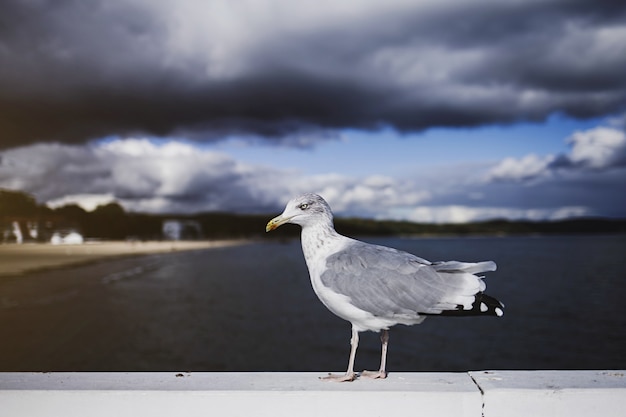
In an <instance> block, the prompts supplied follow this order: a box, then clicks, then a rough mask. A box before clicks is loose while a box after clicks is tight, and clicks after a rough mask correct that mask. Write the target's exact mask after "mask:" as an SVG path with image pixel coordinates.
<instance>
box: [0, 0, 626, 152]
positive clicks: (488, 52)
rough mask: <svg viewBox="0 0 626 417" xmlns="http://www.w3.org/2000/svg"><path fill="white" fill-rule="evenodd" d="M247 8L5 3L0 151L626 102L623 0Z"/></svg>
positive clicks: (298, 138) (0, 34)
mask: <svg viewBox="0 0 626 417" xmlns="http://www.w3.org/2000/svg"><path fill="white" fill-rule="evenodd" d="M241 4H242V3H237V2H229V1H212V2H209V3H207V2H200V1H194V0H181V1H178V2H166V1H139V2H130V1H121V0H120V1H115V2H111V1H106V2H105V1H93V2H80V1H72V0H66V1H60V2H59V1H56V2H50V1H45V0H40V1H35V2H23V1H18V0H8V1H5V2H4V3H3V7H2V8H3V10H2V14H1V15H0V61H2V63H3V65H2V66H0V148H11V147H17V146H22V145H27V144H31V143H36V142H50V141H58V142H64V143H84V142H86V141H88V140H89V139H93V138H97V137H102V136H108V135H132V134H149V135H156V136H167V135H172V134H176V135H185V136H187V137H190V138H193V139H194V140H217V139H219V138H221V137H223V136H225V135H227V134H239V135H243V136H246V137H249V138H252V139H254V138H257V139H254V140H258V138H265V139H268V140H274V141H276V142H277V143H280V144H291V145H295V146H303V145H305V146H308V145H311V142H314V141H316V140H325V139H328V138H332V137H333V133H332V132H333V131H334V130H336V129H341V128H346V127H350V128H360V129H376V128H378V127H380V126H383V125H385V126H392V127H394V128H396V129H398V130H401V131H418V130H421V129H426V128H429V127H432V126H476V125H481V124H486V123H508V122H513V121H516V120H522V119H523V120H541V119H543V118H545V117H546V116H547V115H549V114H551V113H554V112H564V113H568V114H570V115H573V116H576V117H590V116H598V115H605V114H610V113H614V112H617V111H619V110H620V109H623V106H624V103H625V97H626V94H625V92H626V79H625V78H624V77H623V68H625V67H626V41H625V40H624V39H626V6H624V5H623V2H617V1H616V2H612V1H600V2H588V1H557V0H554V1H544V2H501V1H490V0H484V1H478V2H476V1H472V2H465V3H463V2H462V3H459V2H446V1H441V2H433V3H430V2H420V3H416V2H413V1H391V2H384V3H378V5H372V4H371V3H368V5H367V6H366V5H365V4H364V3H363V2H360V1H350V2H322V3H319V2H316V3H315V4H312V3H301V2H298V3H297V4H296V3H294V2H286V1H280V0H274V1H270V2H264V3H263V6H261V5H260V4H261V3H247V4H246V5H245V6H241ZM243 7H245V8H243ZM303 138H308V139H303ZM311 138H313V139H311Z"/></svg>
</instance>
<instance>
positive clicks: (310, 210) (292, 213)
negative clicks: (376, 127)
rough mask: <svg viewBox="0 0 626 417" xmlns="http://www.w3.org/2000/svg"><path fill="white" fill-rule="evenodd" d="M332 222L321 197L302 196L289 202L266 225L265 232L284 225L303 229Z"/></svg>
mask: <svg viewBox="0 0 626 417" xmlns="http://www.w3.org/2000/svg"><path fill="white" fill-rule="evenodd" d="M332 222H333V213H332V211H331V210H330V206H329V205H328V203H327V202H326V201H325V200H324V199H323V198H322V197H320V196H319V195H317V194H303V195H300V196H298V197H296V198H293V199H291V200H289V202H288V203H287V206H286V207H285V210H284V211H283V212H282V214H281V215H279V216H276V217H274V218H273V219H272V220H270V221H269V222H268V223H267V226H265V231H266V232H271V231H272V230H274V229H276V228H278V227H279V226H281V225H283V224H285V223H294V224H298V225H300V226H302V227H305V226H308V225H313V224H319V223H322V224H330V225H332Z"/></svg>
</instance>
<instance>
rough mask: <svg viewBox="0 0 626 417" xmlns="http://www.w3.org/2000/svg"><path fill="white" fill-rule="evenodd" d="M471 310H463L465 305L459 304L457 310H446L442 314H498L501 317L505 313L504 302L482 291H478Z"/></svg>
mask: <svg viewBox="0 0 626 417" xmlns="http://www.w3.org/2000/svg"><path fill="white" fill-rule="evenodd" d="M474 297H475V299H474V303H473V304H472V308H471V309H470V310H463V306H461V305H459V306H457V308H456V309H455V310H444V311H442V312H441V313H440V314H438V315H440V316H453V317H464V316H496V317H500V316H502V315H503V314H504V304H502V303H501V302H500V301H498V300H496V299H495V298H493V297H492V296H490V295H487V294H484V293H482V292H479V293H477V294H476V295H475V296H474Z"/></svg>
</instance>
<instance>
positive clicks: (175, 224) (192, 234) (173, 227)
mask: <svg viewBox="0 0 626 417" xmlns="http://www.w3.org/2000/svg"><path fill="white" fill-rule="evenodd" d="M162 231H163V237H165V239H168V240H194V239H201V238H202V227H201V226H200V223H199V222H197V221H195V220H176V219H172V220H165V221H163V229H162Z"/></svg>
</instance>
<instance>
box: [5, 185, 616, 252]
mask: <svg viewBox="0 0 626 417" xmlns="http://www.w3.org/2000/svg"><path fill="white" fill-rule="evenodd" d="M276 214H277V213H268V214H254V215H251V214H249V215H244V214H232V213H219V212H210V213H197V214H193V215H180V214H147V213H134V212H127V211H126V210H124V208H123V207H122V206H121V205H120V204H118V203H115V202H112V203H109V204H103V205H100V206H98V207H96V208H95V209H94V210H93V211H86V210H84V209H83V208H82V207H80V206H78V205H76V204H68V205H65V206H62V207H58V208H55V209H52V208H50V207H48V206H46V205H43V204H38V203H37V201H36V199H35V198H34V197H33V196H32V195H30V194H28V193H24V192H20V191H13V190H6V189H0V232H4V233H5V235H6V233H7V231H9V230H11V229H12V228H14V227H15V225H16V224H17V225H18V226H19V227H20V228H22V229H23V230H22V233H23V235H24V236H27V235H28V230H27V229H28V227H34V226H36V227H37V229H38V233H37V238H36V239H35V240H40V241H47V240H49V237H50V236H51V234H52V233H54V231H58V230H70V229H71V230H76V231H78V232H79V233H81V234H82V235H83V236H84V237H85V238H88V239H89V238H91V239H111V240H120V239H122V240H123V239H137V240H160V239H163V237H164V236H163V223H164V222H165V221H167V220H171V219H176V220H180V221H193V222H197V223H198V224H199V225H200V227H201V230H202V234H201V236H198V237H199V238H205V239H217V238H255V237H261V236H266V235H265V224H266V223H267V221H268V220H269V219H270V218H272V217H273V216H275V215H276ZM16 222H17V223H16ZM335 226H336V229H337V231H338V232H340V233H342V234H346V235H349V236H358V235H360V236H366V235H367V236H402V235H404V236H428V235H455V236H456V235H461V236H462V235H522V234H524V235H528V234H588V233H626V219H619V220H612V219H597V218H596V219H594V218H588V219H584V218H583V219H571V220H561V221H543V222H530V221H507V220H491V221H484V222H475V223H462V224H427V223H413V222H408V221H391V220H371V219H362V218H337V219H336V220H335ZM298 234H299V227H297V226H292V227H289V225H287V226H284V227H281V228H280V229H279V230H277V231H276V232H274V233H272V234H269V235H267V237H268V238H279V239H280V238H290V237H295V236H297V235H298ZM1 237H2V236H0V238H1Z"/></svg>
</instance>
